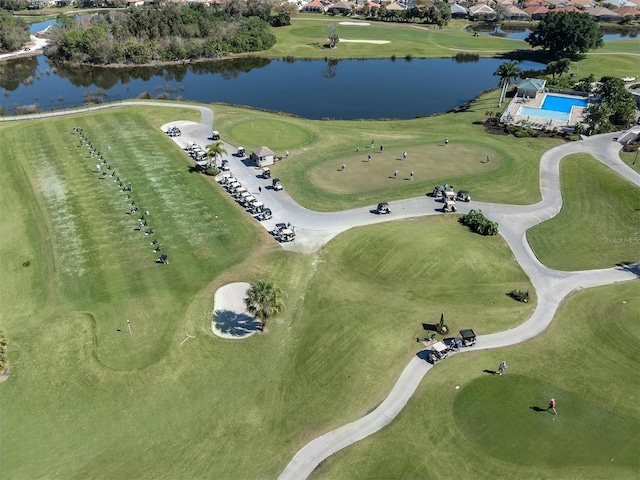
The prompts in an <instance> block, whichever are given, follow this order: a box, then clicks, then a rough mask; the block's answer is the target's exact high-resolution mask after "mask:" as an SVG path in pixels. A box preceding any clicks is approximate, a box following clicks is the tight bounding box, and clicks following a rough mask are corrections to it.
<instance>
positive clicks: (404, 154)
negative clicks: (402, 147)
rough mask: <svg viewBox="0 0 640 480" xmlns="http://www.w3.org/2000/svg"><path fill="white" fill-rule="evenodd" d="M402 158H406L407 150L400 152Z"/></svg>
mask: <svg viewBox="0 0 640 480" xmlns="http://www.w3.org/2000/svg"><path fill="white" fill-rule="evenodd" d="M402 158H403V159H404V160H406V159H407V152H402Z"/></svg>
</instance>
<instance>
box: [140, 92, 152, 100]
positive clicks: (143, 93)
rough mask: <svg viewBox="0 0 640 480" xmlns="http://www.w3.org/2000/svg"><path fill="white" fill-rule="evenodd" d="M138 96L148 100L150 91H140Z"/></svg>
mask: <svg viewBox="0 0 640 480" xmlns="http://www.w3.org/2000/svg"><path fill="white" fill-rule="evenodd" d="M138 98H142V99H146V100H148V99H150V98H151V92H142V93H141V94H140V95H138Z"/></svg>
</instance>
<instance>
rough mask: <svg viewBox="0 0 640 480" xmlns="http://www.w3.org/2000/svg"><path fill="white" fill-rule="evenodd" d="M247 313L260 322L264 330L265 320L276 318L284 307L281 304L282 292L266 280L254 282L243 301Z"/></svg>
mask: <svg viewBox="0 0 640 480" xmlns="http://www.w3.org/2000/svg"><path fill="white" fill-rule="evenodd" d="M244 304H245V305H246V307H247V311H248V312H249V313H250V314H251V315H253V316H254V317H256V318H257V319H258V320H260V323H262V329H263V330H264V327H265V325H266V324H267V320H268V319H269V318H271V317H276V316H278V315H279V314H280V313H281V312H282V309H283V308H284V305H283V303H282V292H281V291H280V289H279V288H277V287H276V286H275V285H274V284H273V283H271V282H270V281H268V280H256V281H255V282H253V283H252V284H251V286H250V287H249V290H247V297H246V298H245V299H244Z"/></svg>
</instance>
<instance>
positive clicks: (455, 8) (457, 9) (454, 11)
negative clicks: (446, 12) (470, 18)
mask: <svg viewBox="0 0 640 480" xmlns="http://www.w3.org/2000/svg"><path fill="white" fill-rule="evenodd" d="M449 7H450V8H451V18H466V17H467V15H468V13H469V12H467V9H466V8H464V7H463V6H462V5H459V4H457V3H452V4H450V5H449Z"/></svg>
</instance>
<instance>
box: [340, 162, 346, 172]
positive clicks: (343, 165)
mask: <svg viewBox="0 0 640 480" xmlns="http://www.w3.org/2000/svg"><path fill="white" fill-rule="evenodd" d="M345 168H347V166H346V165H345V164H344V163H343V164H342V168H341V170H342V171H343V172H344V169H345Z"/></svg>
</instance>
